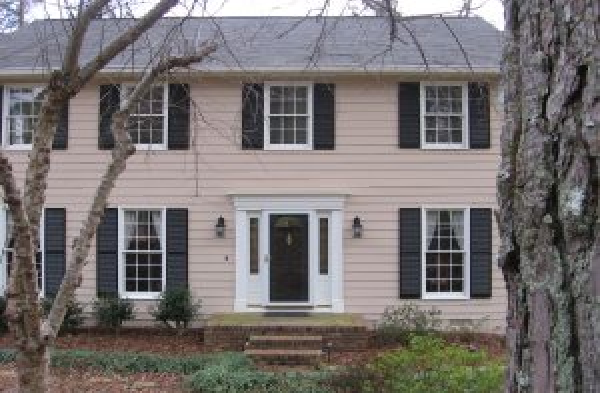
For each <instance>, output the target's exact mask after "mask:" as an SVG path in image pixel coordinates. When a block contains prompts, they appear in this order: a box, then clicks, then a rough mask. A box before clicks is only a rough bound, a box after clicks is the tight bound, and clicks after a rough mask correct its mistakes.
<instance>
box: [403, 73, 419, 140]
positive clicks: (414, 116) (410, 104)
mask: <svg viewBox="0 0 600 393" xmlns="http://www.w3.org/2000/svg"><path fill="white" fill-rule="evenodd" d="M398 146H399V147H400V148H402V149H419V148H420V147H421V84H420V83H419V82H410V83H409V82H404V83H400V84H398Z"/></svg>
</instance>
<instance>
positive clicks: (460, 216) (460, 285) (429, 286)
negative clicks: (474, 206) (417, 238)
mask: <svg viewBox="0 0 600 393" xmlns="http://www.w3.org/2000/svg"><path fill="white" fill-rule="evenodd" d="M467 215H468V210H465V209H425V210H424V219H425V220H424V222H425V225H424V231H425V232H424V233H423V243H424V244H423V252H424V254H425V255H424V256H425V257H424V258H423V261H424V264H425V266H424V268H423V271H424V277H423V279H424V281H425V286H424V288H425V290H424V297H425V298H427V297H429V298H448V297H451V298H452V297H454V298H456V297H458V298H461V297H467V294H468V291H467V283H468V276H467V274H468V266H469V255H468V252H467V250H468V249H469V247H468V242H469V237H468V236H465V234H467V233H468V228H467V229H465V223H466V222H468V220H467V217H466V216H467Z"/></svg>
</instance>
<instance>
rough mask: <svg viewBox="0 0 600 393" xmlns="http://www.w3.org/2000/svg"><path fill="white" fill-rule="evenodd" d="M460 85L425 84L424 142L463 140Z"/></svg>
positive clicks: (436, 142) (453, 142)
mask: <svg viewBox="0 0 600 393" xmlns="http://www.w3.org/2000/svg"><path fill="white" fill-rule="evenodd" d="M463 122H464V121H463V97H462V86H425V142H426V143H431V144H461V143H462V142H463V128H464V127H463Z"/></svg>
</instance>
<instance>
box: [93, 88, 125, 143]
mask: <svg viewBox="0 0 600 393" xmlns="http://www.w3.org/2000/svg"><path fill="white" fill-rule="evenodd" d="M120 103H121V90H120V88H119V85H101V86H100V119H99V124H98V148H100V149H102V150H107V149H112V148H113V147H114V145H115V141H114V138H113V133H112V129H111V122H112V115H113V114H114V113H115V112H116V111H117V110H119V105H120Z"/></svg>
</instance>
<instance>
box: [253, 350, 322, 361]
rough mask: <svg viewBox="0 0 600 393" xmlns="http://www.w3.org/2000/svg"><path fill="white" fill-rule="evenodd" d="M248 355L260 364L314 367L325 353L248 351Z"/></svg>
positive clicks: (319, 351) (318, 351) (317, 351)
mask: <svg viewBox="0 0 600 393" xmlns="http://www.w3.org/2000/svg"><path fill="white" fill-rule="evenodd" d="M244 353H245V354H246V355H248V356H249V357H250V358H252V359H253V360H254V361H256V362H257V363H259V364H284V365H314V364H316V363H318V361H319V359H320V358H321V356H323V351H321V350H317V349H246V350H245V351H244Z"/></svg>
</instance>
